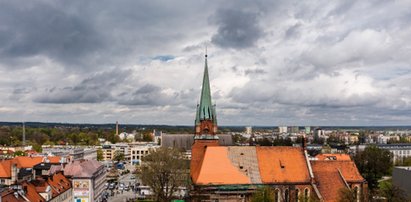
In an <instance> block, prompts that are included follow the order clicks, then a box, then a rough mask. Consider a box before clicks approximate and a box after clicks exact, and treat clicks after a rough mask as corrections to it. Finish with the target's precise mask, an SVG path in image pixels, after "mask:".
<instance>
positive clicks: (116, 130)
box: [116, 121, 118, 136]
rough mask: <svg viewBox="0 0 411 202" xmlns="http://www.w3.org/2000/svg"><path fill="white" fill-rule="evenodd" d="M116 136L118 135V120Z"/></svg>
mask: <svg viewBox="0 0 411 202" xmlns="http://www.w3.org/2000/svg"><path fill="white" fill-rule="evenodd" d="M116 136H118V121H116Z"/></svg>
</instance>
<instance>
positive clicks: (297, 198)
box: [295, 189, 300, 202]
mask: <svg viewBox="0 0 411 202" xmlns="http://www.w3.org/2000/svg"><path fill="white" fill-rule="evenodd" d="M295 201H297V202H298V201H300V190H299V189H296V190H295Z"/></svg>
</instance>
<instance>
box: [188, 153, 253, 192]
mask: <svg viewBox="0 0 411 202" xmlns="http://www.w3.org/2000/svg"><path fill="white" fill-rule="evenodd" d="M195 183H196V184H203V185H207V184H213V185H217V184H218V185H223V184H251V181H250V179H249V178H248V177H247V176H246V175H244V174H243V173H241V172H240V170H239V168H238V167H237V166H236V165H233V164H232V162H231V161H230V159H229V158H228V151H227V147H219V146H216V147H207V149H206V152H205V155H204V159H203V162H202V165H201V170H200V173H199V176H198V178H197V179H196V180H195Z"/></svg>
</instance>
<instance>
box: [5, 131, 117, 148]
mask: <svg viewBox="0 0 411 202" xmlns="http://www.w3.org/2000/svg"><path fill="white" fill-rule="evenodd" d="M25 133H26V145H32V146H33V147H34V148H35V149H36V148H38V147H40V145H65V144H70V145H98V144H99V143H100V142H99V140H98V139H99V138H104V139H106V140H107V141H110V142H113V143H116V142H119V141H120V139H119V137H118V136H116V135H115V130H112V129H94V128H93V129H91V128H64V127H59V128H37V127H36V128H31V127H26V130H25ZM22 141H23V128H22V127H21V126H3V127H0V145H5V146H21V145H23V142H22Z"/></svg>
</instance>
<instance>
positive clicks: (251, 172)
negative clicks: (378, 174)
mask: <svg viewBox="0 0 411 202" xmlns="http://www.w3.org/2000/svg"><path fill="white" fill-rule="evenodd" d="M217 127H218V126H217V115H216V106H215V105H213V104H212V101H211V92H210V83H209V75H208V64H207V55H206V58H205V67H204V76H203V84H202V91H201V97H200V104H199V105H197V113H196V118H195V135H194V143H193V145H192V153H191V163H190V176H191V180H192V182H193V188H192V190H191V192H190V195H191V197H192V200H193V201H233V202H236V201H238V202H240V201H241V202H243V201H250V200H251V198H252V195H253V193H255V192H256V190H258V188H259V187H262V186H268V187H271V188H272V189H273V191H274V200H275V201H277V202H279V201H299V200H300V199H301V198H303V199H304V201H305V200H307V201H308V199H317V200H320V201H336V198H337V197H338V191H339V190H340V189H343V188H346V189H350V190H353V191H354V192H355V193H356V197H357V199H358V200H361V199H366V196H367V182H366V181H365V180H364V178H363V177H362V176H361V175H360V174H359V172H358V169H357V168H356V166H355V164H354V162H353V161H352V160H351V159H350V158H349V157H348V156H343V157H341V156H339V157H328V158H325V157H319V158H318V159H317V160H315V161H310V160H309V159H308V154H307V151H306V150H305V149H306V148H305V146H306V142H305V139H304V138H303V144H302V146H301V147H291V146H278V147H274V146H267V147H261V146H221V145H220V144H219V137H218V136H217V135H216V134H217ZM291 132H295V133H298V132H299V131H298V127H292V128H291ZM333 182H335V183H333ZM337 199H338V198H337Z"/></svg>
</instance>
